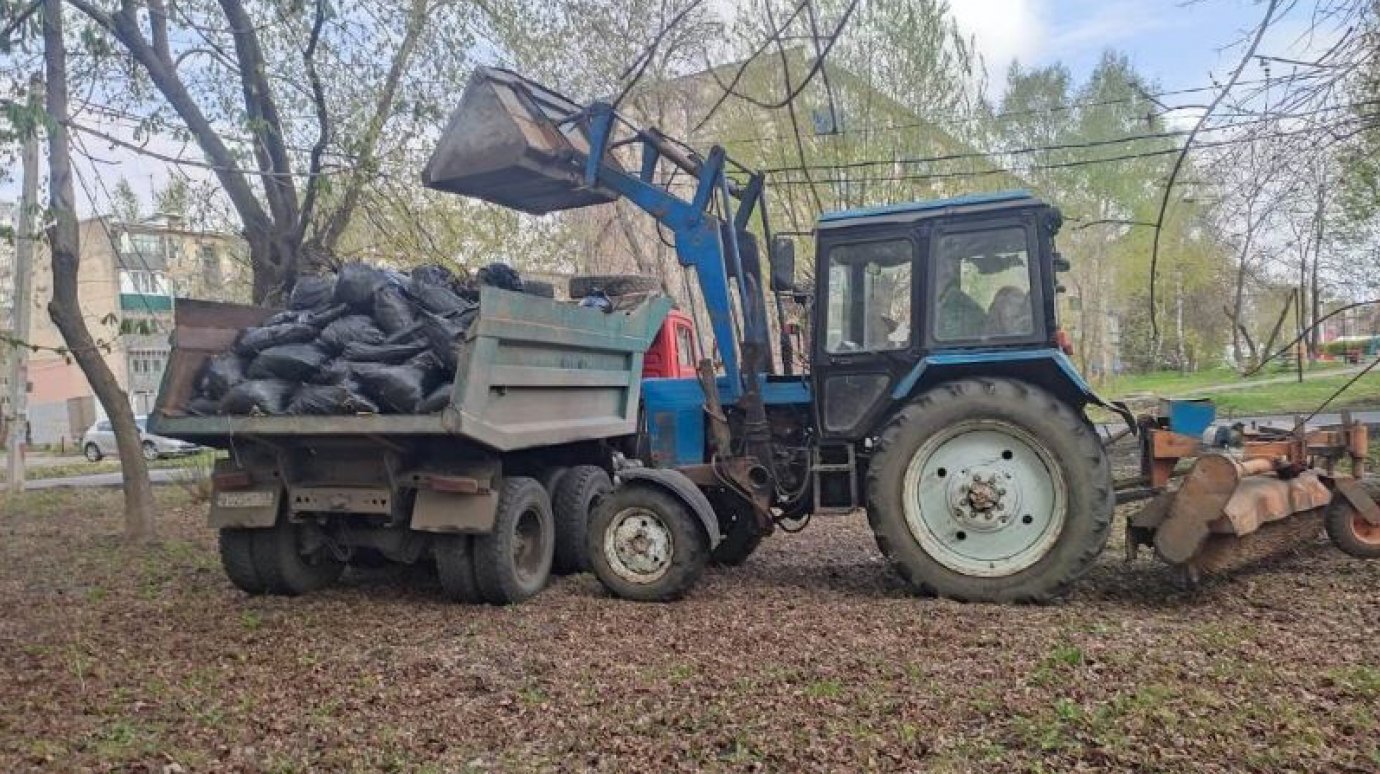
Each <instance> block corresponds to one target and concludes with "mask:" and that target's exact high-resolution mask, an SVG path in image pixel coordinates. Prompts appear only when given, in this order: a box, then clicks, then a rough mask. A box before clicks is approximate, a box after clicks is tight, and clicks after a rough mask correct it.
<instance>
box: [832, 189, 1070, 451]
mask: <svg viewBox="0 0 1380 774" xmlns="http://www.w3.org/2000/svg"><path fill="white" fill-rule="evenodd" d="M1060 222H1061V217H1060V215H1059V211H1058V210H1056V209H1055V208H1054V207H1052V206H1050V205H1049V204H1046V203H1045V202H1042V201H1040V200H1039V199H1036V198H1035V197H1033V196H1031V195H1030V194H1028V193H1026V192H1024V191H1008V192H1002V193H993V194H981V195H974V196H965V197H961V198H956V199H939V200H933V201H925V202H916V203H910V204H902V205H895V206H889V207H876V208H870V209H861V210H849V211H844V212H836V213H829V214H826V215H824V216H823V217H821V218H820V221H819V224H818V245H817V249H816V251H815V261H816V264H815V276H816V277H817V278H818V281H817V283H816V289H815V293H816V298H815V304H814V321H813V322H814V330H815V331H816V336H815V338H814V342H813V352H812V355H811V359H812V363H813V369H812V370H813V374H814V382H815V387H816V390H817V391H818V392H817V394H818V395H819V398H820V415H821V420H822V427H821V430H822V434H823V436H824V437H826V438H829V437H832V438H839V439H858V438H862V437H864V436H867V435H869V434H871V433H872V432H874V431H875V428H876V427H877V421H878V419H879V418H880V417H881V416H883V415H885V414H886V413H888V411H889V408H890V406H891V405H892V404H893V403H895V402H897V401H905V400H907V399H908V398H909V397H910V396H911V395H912V394H914V393H915V392H916V391H917V390H923V389H925V388H926V387H928V386H929V385H931V384H933V383H935V382H936V380H939V379H948V378H953V377H954V376H962V375H965V373H964V372H975V371H976V370H977V369H978V368H979V366H980V367H981V371H982V373H985V374H991V373H992V372H993V371H994V370H1001V369H1003V368H1009V369H1011V371H1013V372H1015V373H1011V374H1010V375H1012V376H1017V377H1021V378H1031V379H1033V380H1034V381H1036V383H1038V384H1040V385H1041V386H1044V387H1046V388H1048V389H1051V390H1052V391H1055V392H1056V393H1059V394H1061V395H1067V396H1069V397H1070V398H1072V401H1071V402H1075V403H1077V404H1078V405H1082V404H1083V403H1086V402H1087V401H1088V400H1089V399H1092V396H1091V392H1090V390H1089V389H1088V387H1087V385H1086V384H1085V383H1084V382H1083V380H1082V379H1081V378H1080V377H1079V376H1078V374H1077V372H1076V371H1075V370H1074V369H1073V367H1072V364H1071V363H1069V362H1068V360H1067V357H1066V355H1065V353H1064V352H1063V351H1061V348H1060V343H1059V342H1060V335H1059V333H1058V328H1057V325H1056V321H1055V312H1054V296H1055V288H1056V283H1055V273H1056V271H1058V270H1059V269H1060V268H1063V266H1064V263H1063V261H1062V259H1060V258H1059V257H1058V254H1057V253H1056V252H1055V249H1054V235H1055V233H1056V232H1057V231H1058V229H1059V225H1060Z"/></svg>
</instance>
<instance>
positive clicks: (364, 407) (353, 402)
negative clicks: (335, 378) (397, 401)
mask: <svg viewBox="0 0 1380 774" xmlns="http://www.w3.org/2000/svg"><path fill="white" fill-rule="evenodd" d="M354 387H355V386H354V385H344V384H304V385H302V386H301V387H300V388H298V390H297V394H295V395H293V396H292V401H291V402H289V403H288V406H287V413H289V414H377V413H378V410H379V407H378V405H377V404H375V403H374V402H373V401H372V400H369V399H368V398H366V397H365V396H364V395H362V394H360V393H359V392H358V391H357V390H356V389H354Z"/></svg>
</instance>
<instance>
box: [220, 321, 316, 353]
mask: <svg viewBox="0 0 1380 774" xmlns="http://www.w3.org/2000/svg"><path fill="white" fill-rule="evenodd" d="M315 339H316V329H315V328H313V327H311V326H310V325H307V324H306V323H287V324H285V325H272V326H264V327H262V328H245V329H244V330H243V331H240V337H239V339H238V340H236V342H235V351H236V352H238V353H240V354H241V355H244V356H245V357H252V356H254V355H257V354H259V353H260V352H262V351H263V350H265V349H268V348H269V347H278V346H282V345H284V344H302V343H305V342H308V341H314V340H315Z"/></svg>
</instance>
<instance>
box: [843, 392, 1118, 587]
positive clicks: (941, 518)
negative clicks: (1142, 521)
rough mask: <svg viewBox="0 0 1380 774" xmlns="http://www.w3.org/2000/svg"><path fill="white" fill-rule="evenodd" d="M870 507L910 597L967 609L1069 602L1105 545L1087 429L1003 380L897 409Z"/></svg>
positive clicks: (1105, 518)
mask: <svg viewBox="0 0 1380 774" xmlns="http://www.w3.org/2000/svg"><path fill="white" fill-rule="evenodd" d="M867 498H868V507H867V511H868V520H869V522H870V523H871V525H872V530H873V533H874V534H875V535H876V538H877V545H878V547H879V548H881V550H882V553H883V554H885V555H886V557H887V558H888V559H889V560H890V561H891V563H892V564H893V566H895V568H896V569H897V571H898V572H900V574H901V575H902V576H903V577H904V578H905V579H906V580H907V581H908V582H909V583H910V584H911V585H912V586H913V587H915V588H916V589H917V590H919V591H921V592H923V593H929V594H937V595H939V596H943V597H949V598H953V599H959V600H964V601H972V602H1044V601H1048V600H1050V599H1053V598H1055V597H1058V596H1060V595H1061V594H1063V593H1064V592H1066V591H1067V590H1068V588H1069V586H1070V585H1071V584H1072V583H1073V582H1074V581H1075V580H1077V579H1078V578H1079V577H1080V576H1082V575H1083V573H1085V572H1086V571H1087V570H1088V568H1089V567H1091V566H1092V563H1093V561H1094V560H1095V559H1096V558H1097V556H1098V554H1099V553H1101V551H1102V548H1103V546H1104V545H1106V542H1107V535H1108V532H1109V531H1110V526H1111V521H1112V506H1113V495H1112V481H1111V468H1110V466H1109V464H1108V462H1107V456H1106V453H1105V452H1104V450H1103V448H1102V444H1101V443H1100V442H1099V441H1098V438H1097V434H1096V433H1095V432H1094V431H1093V428H1092V427H1091V426H1090V425H1089V424H1088V423H1087V421H1086V420H1085V419H1084V418H1083V417H1082V416H1081V415H1080V414H1079V413H1078V412H1076V411H1074V410H1073V409H1072V408H1071V407H1070V406H1068V405H1067V404H1065V403H1064V402H1063V401H1060V400H1059V399H1058V398H1056V397H1054V396H1053V395H1051V394H1050V393H1048V392H1045V391H1044V390H1041V389H1039V388H1036V387H1034V386H1031V385H1029V384H1026V383H1024V382H1019V381H1015V380H1008V379H967V380H961V381H955V382H950V383H947V384H943V385H940V386H939V387H937V388H935V389H933V390H931V391H929V392H927V393H924V394H922V395H920V396H919V397H918V398H916V399H915V400H914V402H912V403H911V404H910V405H909V406H907V407H905V408H904V409H902V410H901V411H900V412H899V413H898V414H897V415H896V416H895V417H894V418H893V419H892V421H891V422H890V424H889V425H888V426H887V428H886V430H885V431H884V432H883V433H882V435H881V438H880V441H879V444H878V451H877V454H876V456H875V457H874V458H873V460H872V464H871V466H870V468H869V471H868V487H867Z"/></svg>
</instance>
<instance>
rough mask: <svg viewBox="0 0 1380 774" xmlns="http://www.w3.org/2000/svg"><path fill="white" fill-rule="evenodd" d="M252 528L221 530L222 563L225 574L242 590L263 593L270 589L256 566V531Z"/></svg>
mask: <svg viewBox="0 0 1380 774" xmlns="http://www.w3.org/2000/svg"><path fill="white" fill-rule="evenodd" d="M256 531H257V530H252V529H222V530H221V531H220V565H221V567H223V568H225V575H226V577H228V578H229V579H230V582H231V583H233V584H235V586H236V587H238V588H239V589H240V591H244V592H246V593H249V594H262V593H264V592H265V591H267V590H268V587H267V586H266V585H265V584H264V581H263V579H262V578H260V577H259V569H258V568H257V567H255V566H254V533H255V532H256Z"/></svg>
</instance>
